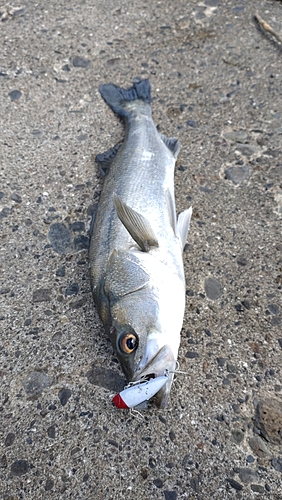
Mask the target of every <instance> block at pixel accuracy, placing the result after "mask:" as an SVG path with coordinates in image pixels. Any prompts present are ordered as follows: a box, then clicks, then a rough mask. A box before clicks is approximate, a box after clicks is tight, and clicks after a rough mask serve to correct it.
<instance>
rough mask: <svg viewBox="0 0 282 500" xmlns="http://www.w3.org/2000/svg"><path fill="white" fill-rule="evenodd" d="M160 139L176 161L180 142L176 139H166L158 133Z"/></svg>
mask: <svg viewBox="0 0 282 500" xmlns="http://www.w3.org/2000/svg"><path fill="white" fill-rule="evenodd" d="M160 138H161V140H162V141H163V143H164V144H165V145H166V147H167V148H168V149H169V150H170V151H171V153H172V155H173V156H174V158H175V159H176V158H177V156H178V154H179V151H180V148H181V146H180V142H179V141H178V140H177V139H175V137H167V136H166V135H164V134H161V133H160Z"/></svg>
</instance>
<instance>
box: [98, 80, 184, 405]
mask: <svg viewBox="0 0 282 500" xmlns="http://www.w3.org/2000/svg"><path fill="white" fill-rule="evenodd" d="M99 92H100V94H101V97H102V98H103V99H104V101H105V102H106V103H107V104H108V106H109V107H110V108H111V109H112V111H113V112H114V113H115V114H116V115H118V116H119V117H120V118H121V119H122V120H123V122H124V125H125V138H124V141H123V143H122V144H119V145H117V146H115V147H114V148H110V149H109V150H108V151H106V152H105V153H102V154H98V155H97V157H96V160H97V163H98V165H99V167H100V170H101V172H102V173H103V175H104V182H103V187H102V192H101V195H100V199H99V203H98V208H97V211H96V215H95V220H94V222H93V225H92V230H91V239H90V246H89V267H90V282H91V290H92V295H93V298H94V302H95V305H96V309H97V311H98V313H99V316H100V318H101V320H102V322H103V325H104V328H105V331H106V333H107V335H108V337H109V338H110V340H111V342H112V346H113V349H114V351H115V353H116V356H117V358H118V359H119V361H120V363H121V366H122V369H123V372H124V374H125V376H126V379H127V381H128V382H130V381H133V382H136V381H138V380H141V379H144V378H146V377H147V379H150V378H157V377H162V376H166V375H167V374H168V376H167V381H166V383H165V384H164V385H163V386H162V387H161V388H160V390H159V391H158V392H157V394H156V396H155V402H156V405H157V406H158V407H159V408H165V407H166V406H167V404H168V400H169V395H170V391H171V385H172V382H173V377H174V372H175V370H176V364H177V357H178V350H179V345H180V333H181V329H182V323H183V317H184V311H185V275H184V266H183V249H184V246H185V244H186V241H187V235H188V230H189V226H190V221H191V216H192V207H190V208H188V209H185V210H184V211H183V212H181V213H180V214H179V215H178V217H177V214H176V207H175V194H174V168H175V162H176V159H177V156H178V154H179V151H180V144H179V142H178V140H177V139H176V138H170V137H166V136H165V135H163V134H161V133H160V132H158V130H157V128H156V126H155V124H154V121H153V119H152V110H151V85H150V82H149V80H147V79H145V80H138V79H135V80H134V81H133V84H132V86H131V87H129V88H127V89H124V88H121V87H119V86H117V85H115V84H113V83H108V84H102V85H100V87H99Z"/></svg>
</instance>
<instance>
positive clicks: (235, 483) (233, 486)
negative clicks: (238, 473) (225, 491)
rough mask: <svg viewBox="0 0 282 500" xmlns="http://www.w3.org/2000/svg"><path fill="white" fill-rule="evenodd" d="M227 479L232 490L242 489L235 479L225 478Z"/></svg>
mask: <svg viewBox="0 0 282 500" xmlns="http://www.w3.org/2000/svg"><path fill="white" fill-rule="evenodd" d="M227 481H228V482H229V484H230V486H231V488H233V489H234V490H237V491H241V490H242V489H243V485H242V484H240V483H238V481H235V479H232V478H227Z"/></svg>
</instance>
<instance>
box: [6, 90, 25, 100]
mask: <svg viewBox="0 0 282 500" xmlns="http://www.w3.org/2000/svg"><path fill="white" fill-rule="evenodd" d="M21 96H22V93H21V91H20V90H12V92H10V93H9V97H10V99H11V101H12V102H14V101H18V100H19V99H20V98H21Z"/></svg>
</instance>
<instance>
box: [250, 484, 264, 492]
mask: <svg viewBox="0 0 282 500" xmlns="http://www.w3.org/2000/svg"><path fill="white" fill-rule="evenodd" d="M251 490H252V491H255V492H256V493H264V487H263V486H261V484H251Z"/></svg>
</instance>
